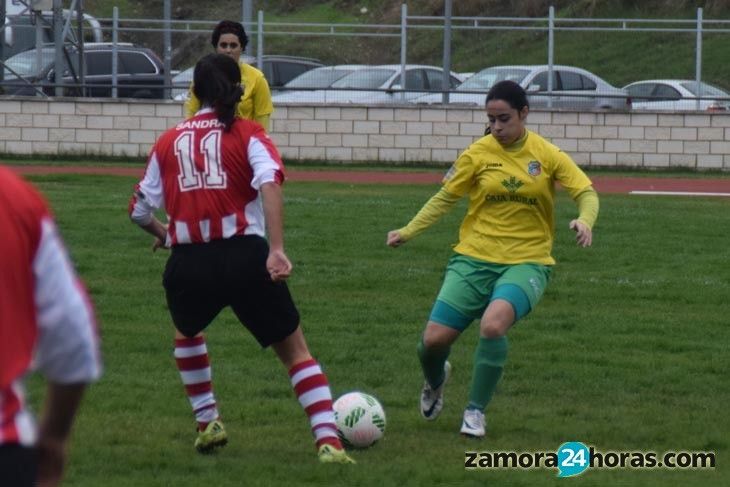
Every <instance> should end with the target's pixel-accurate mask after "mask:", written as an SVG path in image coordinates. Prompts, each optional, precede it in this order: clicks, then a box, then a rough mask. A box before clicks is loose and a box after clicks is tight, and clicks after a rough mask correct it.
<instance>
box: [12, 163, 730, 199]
mask: <svg viewBox="0 0 730 487" xmlns="http://www.w3.org/2000/svg"><path fill="white" fill-rule="evenodd" d="M7 167H10V168H11V169H13V170H15V171H16V172H18V173H20V174H59V173H63V174H100V175H116V176H135V177H139V178H141V177H142V173H143V169H142V168H132V167H114V166H104V167H94V166H52V165H49V166H35V165H32V166H31V165H7ZM287 176H288V178H289V179H290V180H291V181H331V182H336V183H349V184H434V185H436V184H439V183H440V182H441V177H442V176H443V173H440V172H416V171H360V170H352V171H336V170H326V171H308V170H303V169H290V170H287ZM591 179H592V180H593V183H594V187H595V188H596V191H598V192H599V193H630V192H632V191H657V192H687V193H713V194H715V195H720V196H723V195H726V196H730V178H715V179H711V178H672V177H630V176H594V177H592V178H591Z"/></svg>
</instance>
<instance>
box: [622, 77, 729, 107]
mask: <svg viewBox="0 0 730 487" xmlns="http://www.w3.org/2000/svg"><path fill="white" fill-rule="evenodd" d="M624 90H626V91H627V92H628V93H629V95H631V100H632V105H631V106H632V108H633V109H634V110H676V111H687V110H703V111H710V112H717V111H727V110H730V94H728V93H727V92H726V91H723V90H721V89H720V88H717V87H716V86H712V85H710V84H707V83H703V82H700V84H699V89H698V86H697V81H696V80H688V79H651V80H646V81H636V82H634V83H631V84H628V85H626V86H624Z"/></svg>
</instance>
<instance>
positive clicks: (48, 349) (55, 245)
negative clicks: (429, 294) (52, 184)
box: [33, 218, 101, 384]
mask: <svg viewBox="0 0 730 487" xmlns="http://www.w3.org/2000/svg"><path fill="white" fill-rule="evenodd" d="M33 273H34V276H35V302H36V309H37V316H38V331H39V336H38V342H37V345H36V350H35V364H34V365H35V366H36V367H38V368H39V369H40V370H41V371H42V372H43V373H44V375H45V376H46V377H47V378H48V379H49V380H52V381H54V382H59V383H66V384H69V383H82V382H84V383H87V382H91V381H93V380H95V379H97V378H98V377H99V376H100V375H101V359H100V355H99V339H98V335H97V330H96V323H95V321H94V313H93V311H92V309H91V304H90V302H89V301H88V296H87V295H86V291H85V290H84V289H83V286H82V285H81V283H80V282H79V281H78V279H77V277H76V274H75V272H74V270H73V267H72V266H71V263H70V261H69V259H68V256H67V254H66V250H65V247H64V246H63V243H62V242H61V240H60V238H59V237H58V235H57V233H56V228H55V225H54V224H53V222H52V221H51V219H50V218H45V219H44V220H43V221H42V222H41V240H40V243H39V245H38V249H37V251H36V255H35V258H34V259H33Z"/></svg>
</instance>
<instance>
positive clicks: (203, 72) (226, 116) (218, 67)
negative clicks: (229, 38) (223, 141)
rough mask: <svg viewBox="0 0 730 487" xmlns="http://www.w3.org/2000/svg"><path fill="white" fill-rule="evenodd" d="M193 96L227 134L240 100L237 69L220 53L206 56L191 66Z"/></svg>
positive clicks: (228, 58)
mask: <svg viewBox="0 0 730 487" xmlns="http://www.w3.org/2000/svg"><path fill="white" fill-rule="evenodd" d="M193 93H195V96H197V97H198V99H199V100H200V103H201V105H202V106H209V107H212V108H213V109H214V110H215V113H216V115H217V116H218V120H219V121H220V122H221V123H222V124H224V125H225V131H226V132H228V131H229V130H230V129H231V125H233V121H234V120H235V118H236V106H237V105H238V103H239V102H240V101H241V96H242V95H243V89H242V88H241V69H240V68H239V67H238V63H236V62H235V61H234V60H233V59H231V58H230V57H228V56H226V55H224V54H208V55H207V56H204V57H203V58H202V59H201V60H200V61H198V63H197V64H196V65H195V71H194V73H193Z"/></svg>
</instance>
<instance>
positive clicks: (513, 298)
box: [429, 254, 552, 331]
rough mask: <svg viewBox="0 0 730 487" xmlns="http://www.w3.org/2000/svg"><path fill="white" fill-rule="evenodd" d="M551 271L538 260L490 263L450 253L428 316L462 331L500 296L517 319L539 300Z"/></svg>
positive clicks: (431, 319) (432, 319) (550, 268)
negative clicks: (535, 262) (532, 262)
mask: <svg viewBox="0 0 730 487" xmlns="http://www.w3.org/2000/svg"><path fill="white" fill-rule="evenodd" d="M551 272H552V267H551V266H546V265H542V264H530V263H526V264H492V263H490V262H485V261H481V260H478V259H475V258H473V257H467V256H465V255H461V254H454V255H453V256H452V257H451V259H449V263H448V265H447V266H446V273H445V275H444V282H443V284H442V285H441V291H440V292H439V295H438V297H437V298H436V303H434V306H433V309H432V310H431V316H430V318H429V320H430V321H433V322H436V323H440V324H442V325H446V326H448V327H451V328H454V329H457V330H460V331H463V330H464V329H466V327H467V326H469V324H470V323H471V322H472V321H474V320H476V319H480V318H481V317H482V315H483V314H484V310H485V309H486V307H487V305H488V304H489V303H490V302H491V301H493V300H494V299H504V300H506V301H508V302H509V303H510V304H511V305H512V307H513V308H514V310H515V321H517V320H519V319H521V318H523V317H524V316H525V315H527V314H528V313H529V312H530V311H531V310H532V309H533V308H534V307H535V306H536V305H537V303H538V302H539V301H540V298H542V295H543V293H544V292H545V288H546V287H547V283H548V281H549V279H550V273H551Z"/></svg>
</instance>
